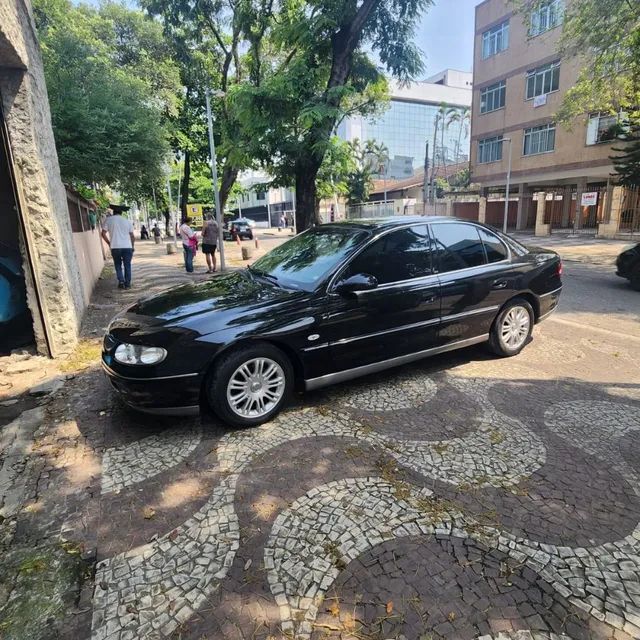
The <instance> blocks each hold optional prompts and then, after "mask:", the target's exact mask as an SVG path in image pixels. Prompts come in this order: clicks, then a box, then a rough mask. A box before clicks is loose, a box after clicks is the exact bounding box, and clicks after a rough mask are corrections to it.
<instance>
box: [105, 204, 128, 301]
mask: <svg viewBox="0 0 640 640" xmlns="http://www.w3.org/2000/svg"><path fill="white" fill-rule="evenodd" d="M109 207H110V209H111V211H112V212H113V213H112V215H110V216H107V217H106V218H105V220H104V222H103V223H102V237H103V239H104V241H105V242H106V243H107V244H108V245H109V247H110V249H111V257H112V258H113V265H114V267H115V268H116V278H118V289H131V259H132V258H133V248H134V245H135V236H134V235H133V224H131V220H127V219H126V218H123V217H122V213H123V212H124V211H129V207H125V206H122V205H119V204H112V205H109Z"/></svg>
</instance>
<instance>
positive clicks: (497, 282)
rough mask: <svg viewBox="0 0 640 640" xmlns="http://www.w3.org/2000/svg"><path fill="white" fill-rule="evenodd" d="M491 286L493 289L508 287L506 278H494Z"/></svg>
mask: <svg viewBox="0 0 640 640" xmlns="http://www.w3.org/2000/svg"><path fill="white" fill-rule="evenodd" d="M491 288H492V289H506V288H507V281H506V280H494V281H493V282H492V283H491Z"/></svg>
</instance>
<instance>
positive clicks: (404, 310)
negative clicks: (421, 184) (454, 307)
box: [324, 224, 440, 371]
mask: <svg viewBox="0 0 640 640" xmlns="http://www.w3.org/2000/svg"><path fill="white" fill-rule="evenodd" d="M357 273H366V274H369V275H372V276H374V277H375V278H376V279H377V280H378V287H377V288H376V289H372V290H370V291H362V292H359V293H357V294H348V295H339V294H337V293H330V294H329V302H328V314H327V319H326V322H325V324H324V326H325V331H326V335H328V336H330V337H329V341H330V349H331V356H332V358H333V361H334V366H335V370H336V371H340V370H345V369H352V368H354V367H359V366H363V365H367V364H371V363H374V362H379V361H381V360H388V359H390V358H393V357H396V356H400V355H404V354H406V353H413V352H416V351H421V350H423V349H427V348H429V347H431V346H434V345H435V339H436V331H437V325H438V323H439V321H440V292H439V289H440V284H439V282H438V277H437V275H436V274H435V273H434V269H433V265H432V261H431V253H430V241H429V232H428V228H427V225H426V224H418V225H412V226H407V227H403V228H401V229H394V230H393V231H390V232H387V233H385V234H384V235H382V236H381V237H379V238H377V239H376V240H375V241H373V243H372V244H370V245H369V246H368V247H366V248H365V249H364V250H363V251H362V252H361V253H360V254H358V255H357V256H355V257H354V258H353V260H352V261H351V262H350V264H349V265H347V267H346V268H345V269H344V271H343V272H342V273H341V274H340V275H339V276H338V278H337V279H336V282H338V281H339V280H341V279H344V278H347V277H349V276H351V275H355V274H357Z"/></svg>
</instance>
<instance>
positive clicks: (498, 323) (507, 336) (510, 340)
mask: <svg viewBox="0 0 640 640" xmlns="http://www.w3.org/2000/svg"><path fill="white" fill-rule="evenodd" d="M534 320H535V316H534V313H533V309H532V308H531V305H530V304H529V303H528V302H527V301H526V300H525V299H524V298H513V300H509V302H507V304H505V305H504V307H502V309H501V310H500V313H499V314H498V316H497V317H496V319H495V320H494V321H493V326H492V327H491V333H490V334H489V346H490V347H491V350H492V351H493V352H494V353H495V354H496V355H499V356H501V357H503V358H510V357H511V356H516V355H518V354H519V353H520V352H521V351H522V350H523V349H524V348H525V346H526V345H527V343H528V342H529V340H530V338H531V332H532V331H533V324H534Z"/></svg>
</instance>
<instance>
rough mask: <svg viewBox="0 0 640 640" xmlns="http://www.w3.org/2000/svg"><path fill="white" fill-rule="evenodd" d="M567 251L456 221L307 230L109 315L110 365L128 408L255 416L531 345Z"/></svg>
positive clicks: (242, 420)
mask: <svg viewBox="0 0 640 640" xmlns="http://www.w3.org/2000/svg"><path fill="white" fill-rule="evenodd" d="M561 274H562V263H561V261H560V258H559V257H558V255H557V254H556V253H554V252H552V251H547V250H543V249H531V248H526V247H524V246H522V245H521V244H519V243H518V242H516V241H514V240H512V239H511V238H509V237H508V236H504V235H502V234H500V233H498V232H496V231H494V230H492V229H490V228H488V227H485V226H483V225H480V224H475V223H469V222H465V221H461V220H456V219H453V218H439V217H429V218H407V217H401V218H394V219H380V220H355V221H351V222H345V223H336V224H327V225H322V226H319V227H315V228H313V229H310V230H307V231H305V232H304V233H301V234H300V235H298V236H295V237H294V238H292V239H291V240H289V241H288V242H285V243H283V244H281V245H280V246H278V247H277V248H275V249H273V250H272V251H271V252H270V253H268V254H267V255H265V256H263V257H262V258H260V259H259V260H257V261H256V262H255V263H254V264H253V265H252V266H250V267H249V268H247V269H243V270H241V271H236V272H233V273H228V274H225V275H221V276H218V277H214V278H212V279H211V280H209V281H207V282H202V283H193V284H188V285H184V286H180V287H176V288H174V289H170V290H168V291H166V292H164V293H161V294H158V295H155V296H152V297H149V298H146V299H143V300H141V301H139V302H138V303H137V304H135V305H133V306H132V307H131V308H129V309H128V310H127V311H126V312H124V313H122V314H121V315H119V316H116V318H114V320H113V321H112V322H111V324H110V326H109V329H108V333H107V335H106V336H105V339H104V351H103V354H102V361H103V365H104V369H105V371H106V373H107V375H108V377H109V379H110V381H111V383H112V384H113V386H114V387H115V389H116V390H117V391H118V392H119V393H120V394H121V396H122V398H123V399H124V400H125V402H127V403H128V404H129V405H131V406H132V407H134V408H136V409H140V410H143V411H147V412H152V413H165V414H167V413H169V414H186V413H192V412H197V411H198V410H199V409H200V407H201V406H203V405H204V403H208V404H209V405H210V407H211V408H212V409H213V410H214V412H215V413H216V414H217V415H218V416H219V417H220V418H221V419H222V420H224V421H226V422H227V423H230V424H233V425H239V426H245V425H247V426H248V425H256V424H260V423H262V422H265V421H266V420H269V419H270V418H271V417H273V416H274V415H275V414H276V413H278V411H280V409H281V408H282V407H283V405H284V404H285V402H286V401H287V396H288V394H289V393H290V392H291V391H292V390H293V389H299V390H304V389H306V390H310V389H317V388H319V387H322V386H325V385H329V384H335V383H338V382H343V381H345V380H349V379H351V378H355V377H357V376H362V375H366V374H368V373H372V372H376V371H380V370H382V369H386V368H389V367H394V366H397V365H400V364H404V363H408V362H412V361H414V360H419V359H420V358H424V357H426V356H430V355H433V354H436V353H442V352H444V351H450V350H452V349H458V348H461V347H466V346H469V345H473V344H477V343H481V342H488V343H489V345H490V346H491V348H492V349H493V351H494V352H495V353H497V354H498V355H500V356H513V355H515V354H517V353H519V352H520V350H521V349H522V348H523V347H524V346H525V345H526V344H527V342H528V341H529V338H530V336H531V331H532V328H533V325H534V324H535V323H536V322H539V321H540V320H542V319H543V318H545V317H546V316H547V315H549V314H550V313H551V312H552V311H553V310H554V309H555V307H556V305H557V304H558V300H559V297H560V290H561V287H562V284H561V279H560V278H561Z"/></svg>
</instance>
